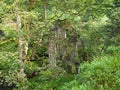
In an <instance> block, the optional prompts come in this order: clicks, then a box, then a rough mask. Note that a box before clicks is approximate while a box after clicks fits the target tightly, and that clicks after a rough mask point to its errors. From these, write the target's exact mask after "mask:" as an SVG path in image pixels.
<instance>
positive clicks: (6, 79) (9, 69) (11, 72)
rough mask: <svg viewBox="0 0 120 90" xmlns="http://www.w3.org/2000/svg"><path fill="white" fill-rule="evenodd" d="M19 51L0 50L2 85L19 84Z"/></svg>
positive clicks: (0, 83)
mask: <svg viewBox="0 0 120 90" xmlns="http://www.w3.org/2000/svg"><path fill="white" fill-rule="evenodd" d="M17 54H18V53H12V52H0V86H3V87H7V86H12V85H14V84H17V83H18V82H17V73H18V69H19V64H18V63H19V62H18V57H17Z"/></svg>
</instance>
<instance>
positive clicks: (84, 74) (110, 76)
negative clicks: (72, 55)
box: [58, 53, 120, 90]
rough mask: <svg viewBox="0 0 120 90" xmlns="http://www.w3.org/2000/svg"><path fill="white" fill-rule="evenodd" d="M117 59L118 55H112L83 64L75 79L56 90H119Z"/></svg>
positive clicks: (119, 65)
mask: <svg viewBox="0 0 120 90" xmlns="http://www.w3.org/2000/svg"><path fill="white" fill-rule="evenodd" d="M119 59H120V56H119V53H114V54H113V55H112V56H109V55H106V56H101V57H95V58H94V61H93V62H91V63H87V62H86V63H83V64H82V65H81V66H80V69H79V74H78V75H76V78H75V79H74V80H73V81H71V82H69V83H66V84H65V85H63V86H62V87H61V88H62V89H58V90H69V89H70V90H74V89H75V90H96V89H97V90H119V89H120V81H119V77H120V74H119V73H120V68H119V67H120V60H119ZM59 88H60V87H59Z"/></svg>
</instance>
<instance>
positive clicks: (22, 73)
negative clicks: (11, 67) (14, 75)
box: [16, 2, 26, 90]
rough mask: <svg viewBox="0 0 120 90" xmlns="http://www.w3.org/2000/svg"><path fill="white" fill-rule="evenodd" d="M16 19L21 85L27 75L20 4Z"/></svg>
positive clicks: (23, 88) (23, 89) (24, 89)
mask: <svg viewBox="0 0 120 90" xmlns="http://www.w3.org/2000/svg"><path fill="white" fill-rule="evenodd" d="M16 9H17V10H16V18H17V32H18V52H19V66H20V72H19V73H18V80H19V83H20V84H23V83H24V82H25V76H26V75H25V73H24V60H23V56H24V55H23V39H22V34H21V17H20V15H19V12H18V2H17V3H16ZM22 90H26V87H25V86H23V87H22Z"/></svg>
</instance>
